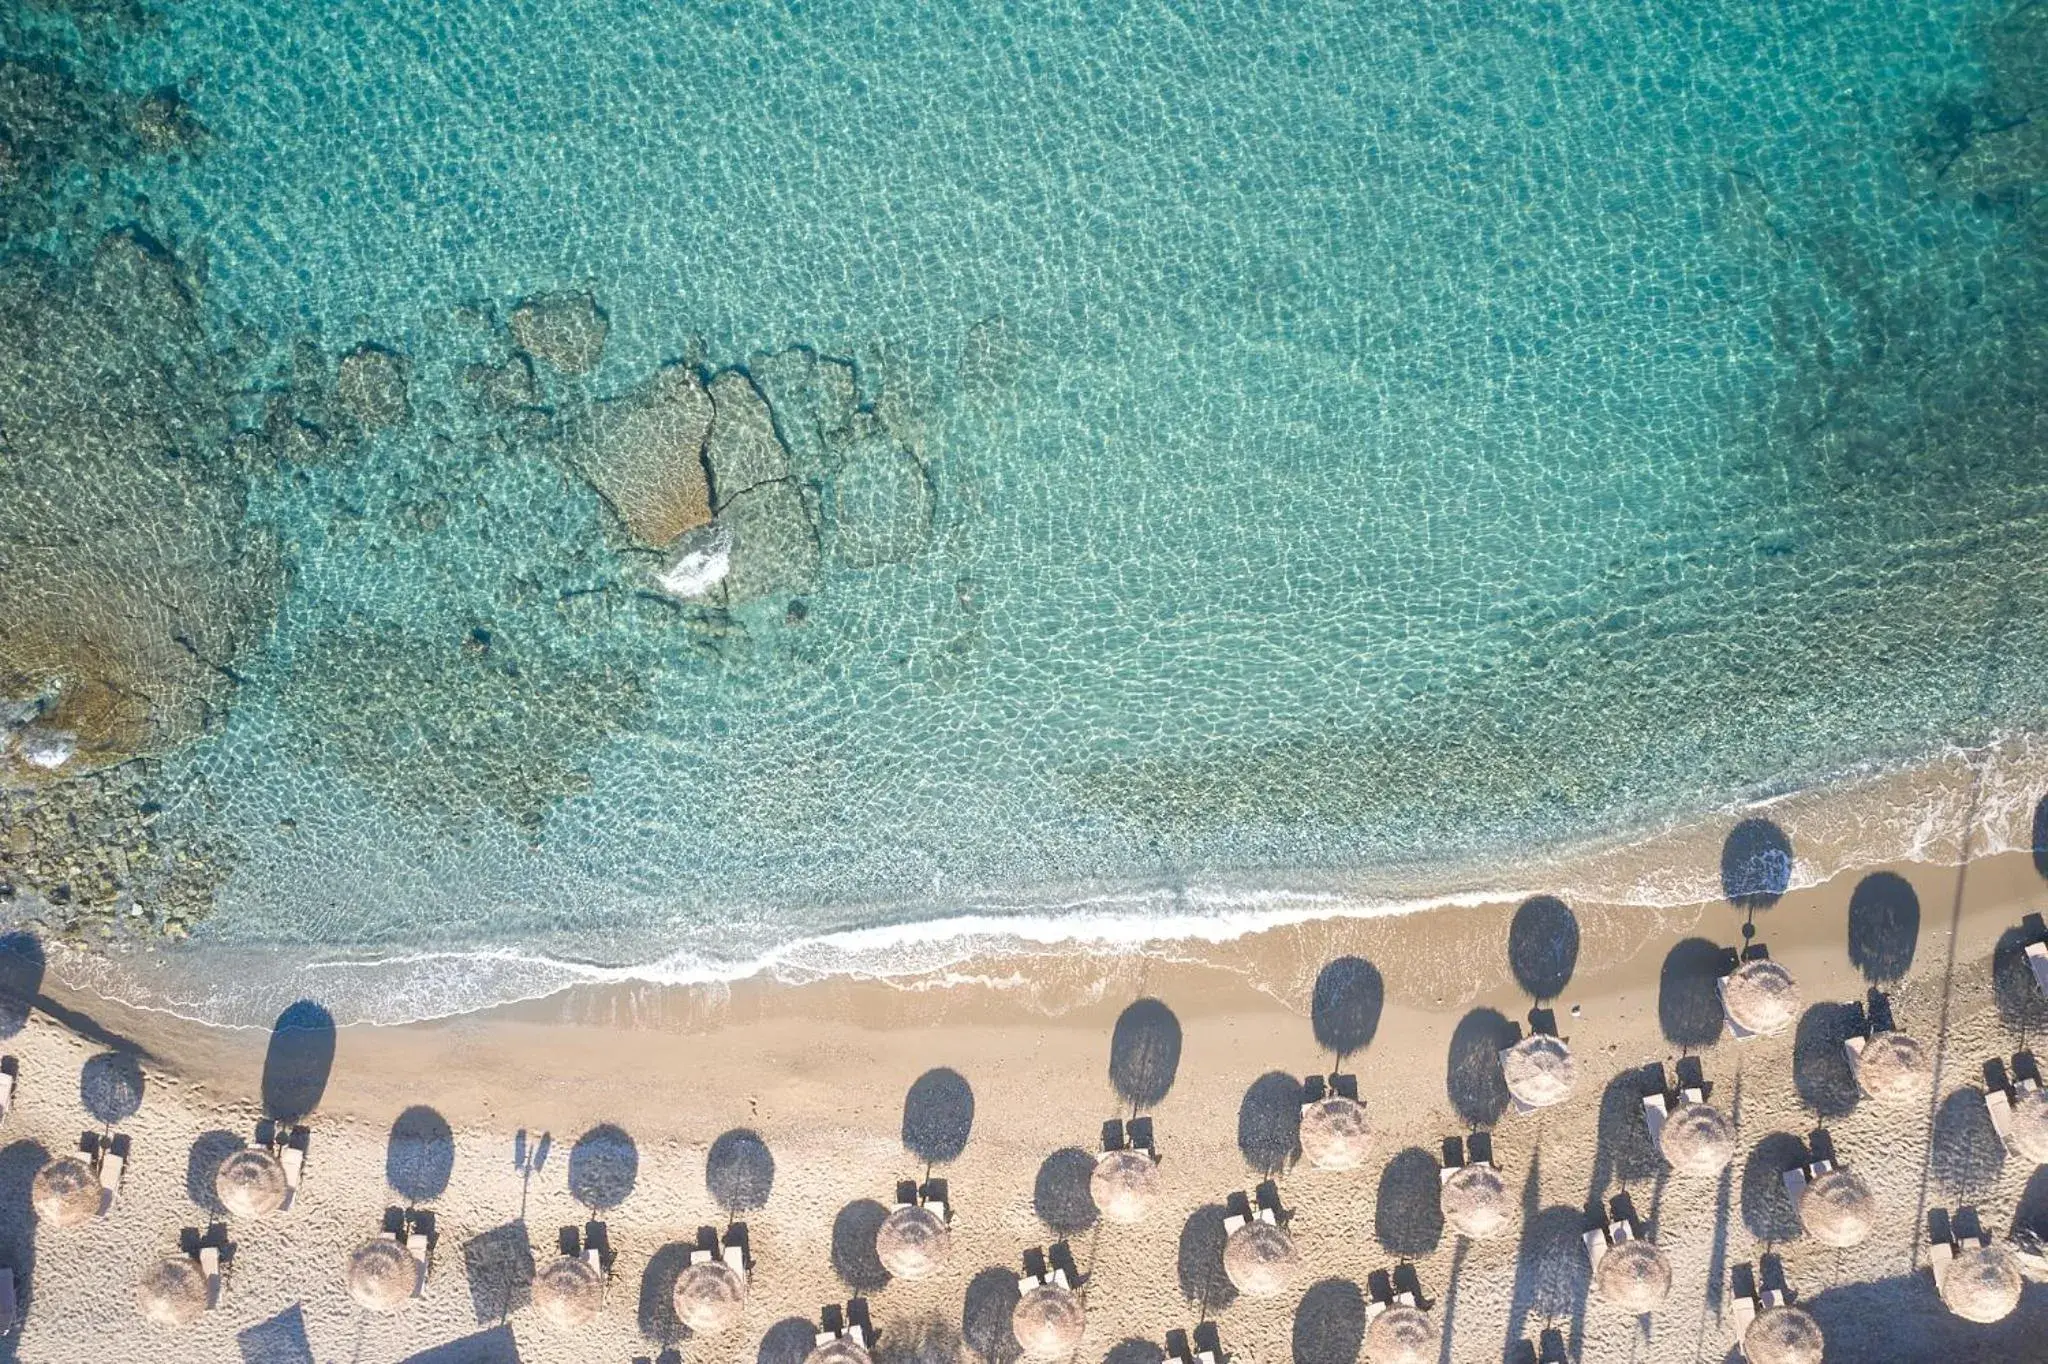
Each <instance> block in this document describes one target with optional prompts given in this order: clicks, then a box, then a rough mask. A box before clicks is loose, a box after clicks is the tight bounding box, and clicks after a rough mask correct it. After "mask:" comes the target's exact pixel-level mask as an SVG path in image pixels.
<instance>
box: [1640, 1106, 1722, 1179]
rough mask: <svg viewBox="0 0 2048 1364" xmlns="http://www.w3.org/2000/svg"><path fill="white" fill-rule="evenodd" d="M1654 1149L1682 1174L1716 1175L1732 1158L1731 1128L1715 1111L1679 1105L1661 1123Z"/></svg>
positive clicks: (1709, 1108)
mask: <svg viewBox="0 0 2048 1364" xmlns="http://www.w3.org/2000/svg"><path fill="white" fill-rule="evenodd" d="M1658 1146H1659V1148H1660V1149H1661V1150H1662V1151H1663V1152H1664V1159H1665V1160H1667V1161H1669V1162H1670V1164H1671V1168H1672V1169H1674V1170H1676V1171H1677V1172H1678V1173H1680V1174H1682V1175H1717V1174H1720V1173H1721V1171H1723V1170H1725V1169H1727V1168H1728V1162H1729V1161H1731V1160H1733V1159H1735V1129H1734V1128H1733V1127H1732V1126H1730V1125H1729V1123H1728V1119H1727V1118H1725V1117H1723V1116H1722V1115H1721V1110H1720V1109H1718V1108H1712V1107H1709V1106H1708V1105H1706V1104H1681V1105H1680V1106H1679V1109H1678V1111H1677V1112H1676V1113H1673V1114H1672V1115H1671V1116H1670V1117H1668V1118H1666V1119H1665V1120H1664V1135H1663V1136H1662V1137H1661V1138H1659V1139H1658Z"/></svg>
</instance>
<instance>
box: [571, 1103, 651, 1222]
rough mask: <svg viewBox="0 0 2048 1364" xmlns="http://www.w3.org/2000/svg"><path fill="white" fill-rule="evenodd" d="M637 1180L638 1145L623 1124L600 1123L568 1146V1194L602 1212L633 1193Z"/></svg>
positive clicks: (614, 1206)
mask: <svg viewBox="0 0 2048 1364" xmlns="http://www.w3.org/2000/svg"><path fill="white" fill-rule="evenodd" d="M639 1182H640V1148H639V1147H638V1146H635V1145H634V1144H633V1138H632V1137H630V1136H628V1135H627V1134H626V1130H625V1129H624V1128H623V1127H619V1126H617V1125H615V1124H613V1123H608V1122H607V1123H599V1124H598V1125H597V1126H596V1127H593V1128H591V1129H590V1130H589V1131H588V1132H585V1133H584V1134H583V1135H582V1136H580V1137H578V1138H577V1139H576V1144H575V1145H574V1146H572V1147H570V1148H569V1195H570V1197H572V1198H574V1199H575V1200H576V1201H577V1202H578V1203H581V1204H583V1205H584V1206H585V1207H588V1208H593V1209H595V1210H597V1211H599V1212H604V1211H607V1210H609V1209H612V1208H616V1207H618V1206H619V1205H620V1204H621V1203H624V1202H625V1201H626V1200H627V1199H628V1198H630V1197H631V1196H632V1193H633V1187H634V1185H636V1184H638V1183H639Z"/></svg>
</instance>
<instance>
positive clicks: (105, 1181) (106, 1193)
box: [100, 1144, 127, 1217]
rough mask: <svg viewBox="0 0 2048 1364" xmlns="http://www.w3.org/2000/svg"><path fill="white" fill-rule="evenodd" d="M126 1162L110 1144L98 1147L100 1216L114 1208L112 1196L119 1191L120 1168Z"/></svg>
mask: <svg viewBox="0 0 2048 1364" xmlns="http://www.w3.org/2000/svg"><path fill="white" fill-rule="evenodd" d="M126 1163H127V1162H126V1161H124V1160H123V1159H122V1158H121V1156H120V1154H119V1153H118V1152H116V1151H115V1150H114V1149H113V1147H112V1145H111V1144H109V1145H107V1146H103V1147H101V1148H100V1190H101V1193H100V1216H102V1217H105V1216H106V1215H107V1214H108V1213H110V1212H112V1211H113V1210H114V1196H115V1195H116V1194H118V1193H120V1192H121V1169H122V1166H124V1165H125V1164H126Z"/></svg>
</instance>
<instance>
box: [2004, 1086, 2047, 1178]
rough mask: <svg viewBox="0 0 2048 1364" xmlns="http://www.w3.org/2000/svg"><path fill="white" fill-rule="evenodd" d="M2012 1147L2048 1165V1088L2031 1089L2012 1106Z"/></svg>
mask: <svg viewBox="0 0 2048 1364" xmlns="http://www.w3.org/2000/svg"><path fill="white" fill-rule="evenodd" d="M2012 1149H2013V1150H2015V1151H2018V1152H2019V1153H2020V1155H2021V1156H2023V1157H2025V1158H2026V1159H2028V1160H2031V1161H2033V1162H2034V1163H2035V1164H2036V1165H2048V1089H2030V1090H2028V1091H2026V1092H2025V1093H2024V1094H2022V1095H2020V1097H2019V1099H2018V1100H2017V1101H2016V1102H2014V1104H2013V1106H2012Z"/></svg>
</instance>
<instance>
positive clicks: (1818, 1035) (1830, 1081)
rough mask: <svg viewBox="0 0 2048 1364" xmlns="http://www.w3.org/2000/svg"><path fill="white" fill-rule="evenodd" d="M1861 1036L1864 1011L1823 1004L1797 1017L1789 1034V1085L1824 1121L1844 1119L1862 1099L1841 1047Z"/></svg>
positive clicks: (1848, 1006) (1854, 1006)
mask: <svg viewBox="0 0 2048 1364" xmlns="http://www.w3.org/2000/svg"><path fill="white" fill-rule="evenodd" d="M1862 1033H1863V1009H1862V1007H1861V1006H1860V1005H1855V1004H1837V1003H1832V1002H1823V1003H1820V1004H1815V1005H1813V1006H1811V1007H1810V1008H1808V1009H1807V1011H1806V1012H1805V1013H1803V1014H1801V1015H1800V1016H1799V1027H1798V1029H1797V1030H1796V1031H1794V1033H1793V1034H1792V1084H1793V1087H1794V1088H1796V1089H1797V1090H1798V1091H1799V1097H1800V1100H1801V1101H1802V1102H1804V1103H1805V1104H1806V1106H1807V1107H1808V1108H1811V1109H1812V1110H1813V1111H1814V1112H1816V1113H1818V1114H1820V1116H1821V1117H1823V1118H1843V1117H1847V1116H1848V1115H1849V1114H1850V1113H1853V1112H1854V1111H1855V1110H1856V1104H1857V1102H1858V1101H1859V1100H1861V1099H1862V1097H1863V1091H1862V1089H1861V1088H1860V1087H1859V1086H1858V1085H1857V1083H1856V1072H1855V1071H1854V1070H1852V1069H1851V1068H1850V1066H1849V1052H1848V1050H1847V1048H1846V1047H1845V1046H1844V1045H1843V1044H1844V1043H1846V1042H1847V1041H1848V1040H1849V1039H1850V1038H1851V1037H1858V1036H1861V1035H1862Z"/></svg>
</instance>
